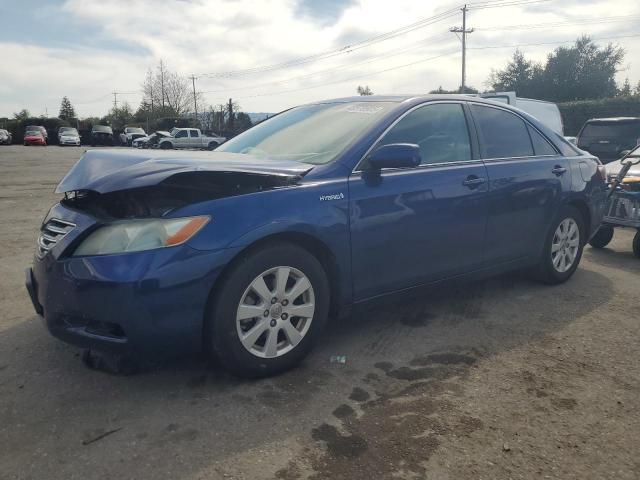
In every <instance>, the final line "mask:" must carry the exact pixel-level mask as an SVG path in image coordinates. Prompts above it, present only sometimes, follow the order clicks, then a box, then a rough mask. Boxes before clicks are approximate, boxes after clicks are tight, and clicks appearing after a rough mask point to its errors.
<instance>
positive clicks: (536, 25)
mask: <svg viewBox="0 0 640 480" xmlns="http://www.w3.org/2000/svg"><path fill="white" fill-rule="evenodd" d="M633 20H640V15H629V16H617V17H602V18H600V19H593V18H581V19H575V20H572V21H570V22H549V23H528V24H522V25H506V26H502V27H485V28H482V27H481V28H476V30H477V31H478V32H489V31H503V30H529V29H536V28H555V27H564V26H569V25H598V24H601V23H603V24H604V23H616V22H627V21H629V22H630V21H633Z"/></svg>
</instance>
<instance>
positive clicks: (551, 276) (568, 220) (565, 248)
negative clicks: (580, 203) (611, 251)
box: [534, 205, 584, 285]
mask: <svg viewBox="0 0 640 480" xmlns="http://www.w3.org/2000/svg"><path fill="white" fill-rule="evenodd" d="M583 237H584V220H583V219H582V215H581V213H580V211H579V210H578V209H576V208H575V207H572V206H570V205H566V206H564V207H563V208H562V209H561V210H560V213H559V215H558V216H556V218H555V220H554V222H553V224H552V227H551V230H550V231H549V234H548V235H547V239H546V241H545V244H544V249H543V253H542V257H541V259H540V261H539V263H538V265H537V266H536V269H535V271H534V273H535V276H536V278H537V279H538V280H540V281H542V282H544V283H547V284H550V285H553V284H557V283H562V282H566V281H567V280H568V279H569V278H570V277H571V276H572V275H573V273H574V272H575V271H576V269H577V268H578V264H579V263H580V259H581V258H582V249H583V248H584V240H583Z"/></svg>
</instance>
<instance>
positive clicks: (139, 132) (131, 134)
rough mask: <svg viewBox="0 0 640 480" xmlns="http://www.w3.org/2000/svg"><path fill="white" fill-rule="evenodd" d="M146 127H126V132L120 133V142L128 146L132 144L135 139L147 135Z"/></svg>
mask: <svg viewBox="0 0 640 480" xmlns="http://www.w3.org/2000/svg"><path fill="white" fill-rule="evenodd" d="M146 136H147V134H146V133H145V131H144V129H142V128H140V127H125V128H124V132H123V133H121V134H120V143H121V144H123V145H127V146H128V147H130V146H132V144H133V141H134V140H135V139H136V138H142V137H146Z"/></svg>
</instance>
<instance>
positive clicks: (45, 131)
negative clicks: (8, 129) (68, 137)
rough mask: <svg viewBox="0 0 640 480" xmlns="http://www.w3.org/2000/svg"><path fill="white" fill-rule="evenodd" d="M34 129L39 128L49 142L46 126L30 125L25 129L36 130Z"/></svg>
mask: <svg viewBox="0 0 640 480" xmlns="http://www.w3.org/2000/svg"><path fill="white" fill-rule="evenodd" d="M34 130H38V131H39V132H40V133H42V136H43V137H44V139H45V140H46V141H47V142H48V141H49V134H48V133H47V129H46V128H44V127H43V126H42V125H29V126H28V127H26V128H25V129H24V131H25V132H27V131H30V132H32V131H34Z"/></svg>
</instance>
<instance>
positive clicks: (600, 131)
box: [580, 122, 640, 139]
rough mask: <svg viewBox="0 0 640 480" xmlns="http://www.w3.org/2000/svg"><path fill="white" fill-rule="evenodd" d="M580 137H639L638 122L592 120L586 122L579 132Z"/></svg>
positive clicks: (639, 127)
mask: <svg viewBox="0 0 640 480" xmlns="http://www.w3.org/2000/svg"><path fill="white" fill-rule="evenodd" d="M580 137H581V138H603V139H605V138H606V139H614V138H621V139H629V138H634V139H635V138H638V137H640V122H593V123H587V124H586V125H585V126H584V129H583V130H582V132H581V133H580Z"/></svg>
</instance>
